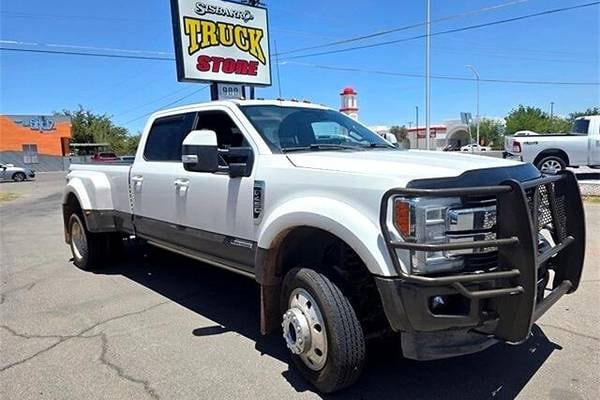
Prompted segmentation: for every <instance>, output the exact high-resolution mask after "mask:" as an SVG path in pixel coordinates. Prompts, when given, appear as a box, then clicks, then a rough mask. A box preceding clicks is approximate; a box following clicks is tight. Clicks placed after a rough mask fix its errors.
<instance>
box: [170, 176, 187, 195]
mask: <svg viewBox="0 0 600 400" xmlns="http://www.w3.org/2000/svg"><path fill="white" fill-rule="evenodd" d="M173 184H175V189H176V190H177V192H178V193H179V194H180V195H185V194H186V193H187V191H188V188H189V187H190V181H189V180H188V179H175V180H174V181H173Z"/></svg>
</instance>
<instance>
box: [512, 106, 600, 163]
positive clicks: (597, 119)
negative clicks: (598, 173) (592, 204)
mask: <svg viewBox="0 0 600 400" xmlns="http://www.w3.org/2000/svg"><path fill="white" fill-rule="evenodd" d="M504 150H505V151H504V158H510V159H517V160H519V161H525V162H530V163H533V164H534V165H535V166H536V167H537V168H538V169H539V170H540V171H542V172H546V173H555V172H557V171H561V170H563V169H565V168H566V167H580V166H590V167H596V166H600V115H591V116H586V117H579V118H577V119H576V120H575V121H574V122H573V126H572V127H571V132H569V133H562V134H561V133H551V134H550V133H549V134H536V135H530V136H517V135H515V136H507V137H506V138H505V149H504Z"/></svg>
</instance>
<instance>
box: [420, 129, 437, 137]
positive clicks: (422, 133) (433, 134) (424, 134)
mask: <svg viewBox="0 0 600 400" xmlns="http://www.w3.org/2000/svg"><path fill="white" fill-rule="evenodd" d="M436 134H437V131H436V130H435V129H433V128H429V137H430V138H432V139H435V137H436ZM426 137H427V130H426V129H419V128H417V138H418V139H425V138H426Z"/></svg>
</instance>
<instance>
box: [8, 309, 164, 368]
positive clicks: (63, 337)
mask: <svg viewBox="0 0 600 400" xmlns="http://www.w3.org/2000/svg"><path fill="white" fill-rule="evenodd" d="M167 303H169V301H162V302H160V303H156V304H154V305H152V306H149V307H146V308H143V309H141V310H138V311H132V312H129V313H124V314H120V315H116V316H114V317H110V318H108V319H105V320H103V321H99V322H97V323H95V324H93V325H91V326H89V327H87V328H85V329H83V330H82V331H80V332H79V333H77V334H74V335H33V334H26V333H20V332H17V331H16V330H14V329H12V328H10V327H8V326H6V325H3V326H0V327H1V328H4V329H6V330H7V331H8V332H10V333H11V334H13V335H14V336H17V337H21V338H24V339H34V338H35V339H43V338H54V339H58V341H57V342H56V343H53V344H52V345H50V346H48V347H45V348H43V349H42V350H40V351H38V352H36V353H34V354H32V355H31V356H29V357H26V358H23V359H21V360H19V361H15V362H13V363H10V364H7V365H5V366H3V367H0V372H4V371H6V370H7V369H10V368H13V367H15V366H17V365H20V364H23V363H25V362H27V361H30V360H32V359H34V358H36V357H37V356H39V355H41V354H44V353H46V352H48V351H50V350H52V349H54V348H55V347H57V346H58V345H60V344H62V343H64V342H66V341H67V340H69V339H73V338H80V337H86V336H84V335H85V334H86V333H88V332H90V331H91V330H93V329H94V328H97V327H98V326H100V325H104V324H106V323H109V322H112V321H115V320H118V319H123V318H128V317H132V316H134V315H140V314H143V313H145V312H147V311H150V310H153V309H155V308H157V307H160V306H162V305H164V304H167ZM87 337H91V336H87Z"/></svg>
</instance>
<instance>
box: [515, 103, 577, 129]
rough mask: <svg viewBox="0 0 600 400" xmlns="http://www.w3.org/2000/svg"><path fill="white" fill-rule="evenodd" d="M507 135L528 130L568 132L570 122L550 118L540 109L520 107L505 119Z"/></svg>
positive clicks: (563, 119)
mask: <svg viewBox="0 0 600 400" xmlns="http://www.w3.org/2000/svg"><path fill="white" fill-rule="evenodd" d="M505 121H506V134H507V135H512V134H514V133H515V132H517V131H521V130H528V131H534V132H538V133H553V132H568V130H569V127H570V122H569V121H568V120H567V119H565V118H561V117H553V118H550V116H549V115H548V113H546V112H544V111H543V110H542V109H541V108H539V107H530V106H524V105H522V104H521V105H519V106H518V107H517V108H515V109H513V110H512V111H511V112H510V113H509V114H508V115H507V116H506V118H505Z"/></svg>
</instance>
